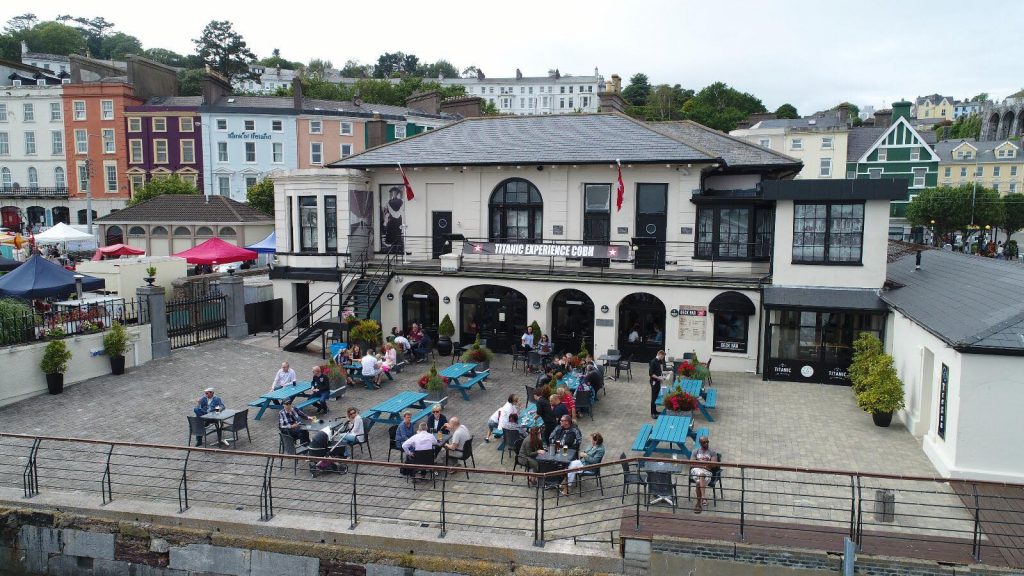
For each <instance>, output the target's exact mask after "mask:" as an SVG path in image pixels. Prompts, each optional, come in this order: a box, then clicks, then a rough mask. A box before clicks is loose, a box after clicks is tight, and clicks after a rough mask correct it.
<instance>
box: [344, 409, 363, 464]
mask: <svg viewBox="0 0 1024 576" xmlns="http://www.w3.org/2000/svg"><path fill="white" fill-rule="evenodd" d="M345 427H346V428H347V430H346V431H345V435H344V436H342V437H341V441H342V442H343V443H344V444H346V445H348V446H352V445H353V444H359V443H360V442H364V441H366V431H365V430H364V429H363V417H362V416H360V415H359V412H357V411H356V409H355V407H349V409H348V423H347V424H346V426H345ZM348 453H349V451H348V450H347V449H346V450H345V457H346V458H348Z"/></svg>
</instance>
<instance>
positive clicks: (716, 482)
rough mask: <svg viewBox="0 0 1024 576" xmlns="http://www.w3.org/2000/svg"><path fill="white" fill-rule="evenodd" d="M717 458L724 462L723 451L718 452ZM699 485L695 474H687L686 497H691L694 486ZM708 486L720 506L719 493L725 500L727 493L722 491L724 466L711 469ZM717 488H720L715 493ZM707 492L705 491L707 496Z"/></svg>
mask: <svg viewBox="0 0 1024 576" xmlns="http://www.w3.org/2000/svg"><path fill="white" fill-rule="evenodd" d="M715 460H716V461H717V462H719V463H721V462H722V454H721V452H717V453H716V458H715ZM696 485H697V480H696V479H694V477H693V476H691V475H689V474H687V475H686V499H687V500H689V499H690V493H691V490H692V488H693V487H694V486H696ZM708 488H709V489H710V490H711V499H712V501H714V503H715V506H718V494H721V495H722V500H725V493H724V492H723V491H722V467H721V466H719V467H718V468H715V469H714V470H712V471H711V478H709V479H708ZM715 489H717V490H718V494H716V493H715ZM706 495H707V492H705V497H706Z"/></svg>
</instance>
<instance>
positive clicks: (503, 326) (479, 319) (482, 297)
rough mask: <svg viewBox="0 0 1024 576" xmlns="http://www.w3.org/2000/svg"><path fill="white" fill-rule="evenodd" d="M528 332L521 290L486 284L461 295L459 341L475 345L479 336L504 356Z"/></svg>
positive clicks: (489, 346)
mask: <svg viewBox="0 0 1024 576" xmlns="http://www.w3.org/2000/svg"><path fill="white" fill-rule="evenodd" d="M525 330H526V296H523V295H522V293H520V292H519V291H517V290H513V289H512V288H506V287H504V286H494V285H491V284H485V285H481V286H472V287H470V288H466V289H465V290H463V291H462V293H461V294H459V341H460V342H463V343H468V342H472V341H473V340H475V339H476V336H477V334H479V335H480V338H481V339H483V340H487V347H488V348H490V349H491V350H494V351H496V352H500V353H502V354H505V353H508V351H509V349H510V348H511V347H512V346H513V345H515V344H518V343H519V337H520V336H521V335H522V333H523V332H524V331H525Z"/></svg>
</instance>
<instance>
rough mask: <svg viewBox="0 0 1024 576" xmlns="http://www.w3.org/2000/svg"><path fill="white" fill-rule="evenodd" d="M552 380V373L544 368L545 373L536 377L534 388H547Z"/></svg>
mask: <svg viewBox="0 0 1024 576" xmlns="http://www.w3.org/2000/svg"><path fill="white" fill-rule="evenodd" d="M554 378H555V375H554V373H553V372H551V368H550V367H549V368H546V369H545V371H544V372H543V373H542V374H541V375H540V376H538V377H537V383H536V384H535V387H537V388H541V387H542V386H547V385H548V384H550V383H551V381H552V380H554Z"/></svg>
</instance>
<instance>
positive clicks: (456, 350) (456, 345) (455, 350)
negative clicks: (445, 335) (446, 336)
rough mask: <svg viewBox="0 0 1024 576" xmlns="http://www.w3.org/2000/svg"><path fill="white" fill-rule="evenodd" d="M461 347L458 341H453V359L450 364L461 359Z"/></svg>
mask: <svg viewBox="0 0 1024 576" xmlns="http://www.w3.org/2000/svg"><path fill="white" fill-rule="evenodd" d="M461 348H462V347H461V345H459V343H458V342H452V361H451V362H449V363H448V365H449V366H451V365H452V364H455V363H456V362H458V361H459V357H460V356H461V355H462V353H461V352H460V351H459V350H460V349H461Z"/></svg>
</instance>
